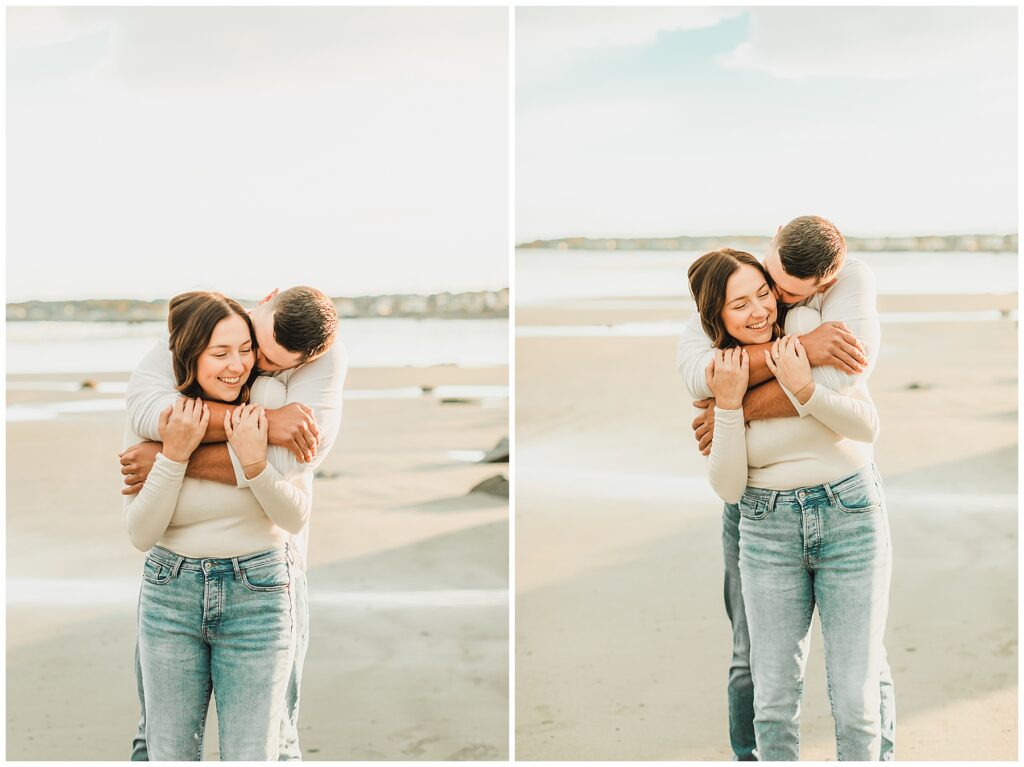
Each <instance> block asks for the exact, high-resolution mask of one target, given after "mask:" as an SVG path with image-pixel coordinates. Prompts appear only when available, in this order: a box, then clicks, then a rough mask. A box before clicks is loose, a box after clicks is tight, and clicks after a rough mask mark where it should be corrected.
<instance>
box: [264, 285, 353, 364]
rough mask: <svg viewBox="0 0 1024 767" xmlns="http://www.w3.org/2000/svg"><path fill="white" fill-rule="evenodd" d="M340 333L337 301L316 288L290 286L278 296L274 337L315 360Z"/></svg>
mask: <svg viewBox="0 0 1024 767" xmlns="http://www.w3.org/2000/svg"><path fill="white" fill-rule="evenodd" d="M337 332H338V311H337V309H335V308H334V302H332V301H331V299H329V298H328V297H327V296H325V295H324V294H323V293H321V292H320V291H319V290H317V289H316V288H310V287H307V286H305V285H299V286H298V287H294V288H288V290H286V291H284V292H283V293H278V294H277V297H276V298H274V339H275V340H276V341H277V342H278V343H279V344H281V346H283V347H284V348H285V349H287V350H288V351H290V352H298V353H300V354H302V355H303V360H312V359H316V358H317V357H319V356H320V355H321V354H323V353H324V352H325V351H327V350H328V349H329V348H330V346H331V344H332V343H333V342H334V336H335V334H336V333H337Z"/></svg>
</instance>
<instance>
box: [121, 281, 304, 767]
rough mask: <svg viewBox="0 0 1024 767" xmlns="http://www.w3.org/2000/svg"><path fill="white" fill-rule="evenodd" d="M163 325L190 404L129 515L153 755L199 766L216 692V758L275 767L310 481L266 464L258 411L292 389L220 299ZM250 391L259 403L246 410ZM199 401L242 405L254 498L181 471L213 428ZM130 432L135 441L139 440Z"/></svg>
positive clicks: (192, 300)
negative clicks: (299, 536) (259, 358)
mask: <svg viewBox="0 0 1024 767" xmlns="http://www.w3.org/2000/svg"><path fill="white" fill-rule="evenodd" d="M168 327H169V329H170V342H169V343H170V349H171V351H172V354H173V358H174V373H175V377H176V378H177V381H178V384H179V386H178V390H179V391H180V392H181V393H182V394H183V395H184V396H183V397H182V398H181V399H179V400H178V401H177V402H176V403H175V405H174V406H173V407H172V408H169V409H168V410H167V411H166V412H165V413H164V414H163V415H162V417H161V421H160V435H161V437H162V439H163V449H162V453H160V454H158V455H157V459H156V462H155V463H154V465H153V469H152V471H151V472H150V474H149V477H148V479H147V481H146V483H145V485H144V486H143V489H142V490H141V491H140V492H139V493H138V495H137V496H135V497H134V498H131V497H128V498H127V499H126V502H125V506H124V511H123V519H124V524H125V527H126V528H127V530H128V534H129V536H130V537H131V540H132V543H133V544H134V545H135V546H136V547H137V548H139V549H140V550H143V551H147V550H148V555H147V557H146V561H145V565H144V568H143V582H142V590H141V592H140V596H139V660H140V663H141V669H142V678H143V688H144V694H145V710H146V740H147V746H148V749H149V758H150V759H151V760H154V761H155V760H195V759H201V758H202V749H203V727H204V725H205V722H206V714H207V707H208V705H209V700H210V694H211V692H213V693H215V695H216V699H217V719H218V724H219V736H220V737H219V741H220V754H221V758H222V759H230V760H261V761H262V760H267V759H271V760H276V759H277V756H278V743H277V739H278V735H279V732H280V721H281V716H282V707H283V704H284V694H285V689H286V685H287V683H288V678H289V673H290V669H291V664H292V654H293V652H294V621H293V612H294V605H293V604H292V590H291V567H292V565H291V557H290V554H289V551H288V546H287V540H288V535H289V534H290V533H297V532H299V531H300V530H301V529H302V528H303V527H304V526H305V524H306V522H307V520H308V517H309V511H310V505H311V503H310V497H309V494H308V492H306V491H305V490H304V488H305V487H308V485H307V484H306V483H305V482H304V479H305V478H304V477H302V476H301V475H300V476H299V477H294V478H292V479H291V481H288V480H285V479H284V478H283V477H281V475H280V474H278V472H277V471H276V470H275V469H274V468H273V467H272V466H270V465H269V464H268V463H267V460H266V454H267V420H266V416H265V415H264V411H263V408H262V407H260V404H263V405H266V406H268V407H275V406H277V405H279V404H281V402H280V401H271V400H281V399H283V394H284V392H283V386H282V385H281V384H280V383H278V382H277V381H274V380H273V379H270V378H266V377H263V378H260V379H256V376H255V374H256V370H255V365H254V363H255V359H256V356H255V355H256V350H255V346H256V340H255V333H254V332H253V327H252V322H251V321H250V319H249V316H248V315H247V314H246V312H245V310H244V309H243V308H242V307H241V305H239V304H238V303H237V302H235V301H233V300H231V299H229V298H226V297H224V296H222V295H220V294H219V293H206V292H193V293H185V294H182V295H179V296H175V297H174V298H172V299H171V302H170V307H169V314H168ZM250 387H252V389H253V395H254V396H253V401H252V402H250V403H249V404H241V403H245V402H246V399H247V397H248V396H249V394H250ZM274 387H277V389H275V388H274ZM257 390H260V391H261V392H262V393H261V394H256V391H257ZM203 399H207V400H218V401H221V402H226V403H229V404H239V407H237V408H234V409H233V410H230V411H228V412H227V413H226V414H225V417H224V429H225V432H226V434H227V437H228V443H229V444H230V446H231V449H232V450H233V451H234V453H235V455H236V457H237V458H238V461H239V463H240V464H241V466H242V470H243V471H244V473H245V476H246V477H247V478H248V479H249V480H250V485H249V488H248V489H238V488H236V487H233V486H228V485H221V484H218V483H215V482H208V481H204V480H199V479H192V478H189V477H186V476H185V471H186V468H187V466H188V461H189V458H190V456H191V454H192V451H194V450H195V449H196V447H197V446H198V445H199V444H200V442H201V441H202V439H203V437H204V435H205V433H206V427H207V425H208V424H209V418H210V415H209V408H208V407H207V406H206V405H205V404H204V403H203ZM126 431H127V433H126V436H125V444H126V445H130V444H134V443H136V442H138V441H139V438H138V436H137V435H135V434H133V433H131V431H130V429H127V430H126Z"/></svg>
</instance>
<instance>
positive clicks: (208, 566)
mask: <svg viewBox="0 0 1024 767" xmlns="http://www.w3.org/2000/svg"><path fill="white" fill-rule="evenodd" d="M203 567H205V568H206V569H207V570H209V569H210V568H211V567H213V562H207V563H206V564H205V565H203Z"/></svg>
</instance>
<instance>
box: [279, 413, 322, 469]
mask: <svg viewBox="0 0 1024 767" xmlns="http://www.w3.org/2000/svg"><path fill="white" fill-rule="evenodd" d="M266 416H267V424H268V427H269V428H268V434H267V441H268V442H269V443H270V444H271V445H277V446H278V447H285V448H288V449H289V450H291V451H292V452H293V453H295V457H296V458H297V459H298V460H299V461H300V462H305V463H309V462H310V461H312V460H313V456H314V455H316V449H317V445H319V443H320V427H319V426H318V425H317V423H316V419H315V418H314V417H313V409H312V408H310V407H307V406H306V405H303V404H302V403H301V402H290V403H289V404H287V405H285V406H284V407H279V408H276V409H275V410H267V411H266Z"/></svg>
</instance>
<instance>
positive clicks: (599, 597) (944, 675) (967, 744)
mask: <svg viewBox="0 0 1024 767" xmlns="http://www.w3.org/2000/svg"><path fill="white" fill-rule="evenodd" d="M880 303H881V307H880V308H881V309H882V311H883V312H908V311H917V312H948V311H964V312H976V311H981V310H992V309H995V310H1006V311H1009V310H1012V309H1015V308H1016V296H1009V297H978V296H964V297H927V296H921V297H918V296H915V297H883V299H882V301H881V302H880ZM686 307H687V302H686V301H684V300H682V299H676V298H665V299H611V300H606V301H574V302H572V303H571V304H562V305H553V306H543V307H530V308H525V309H518V310H517V324H518V325H520V326H522V325H544V326H551V325H573V324H585V325H587V324H598V323H627V322H675V323H679V322H682V321H684V320H685V318H686V311H687V308H686ZM882 332H883V349H882V355H881V359H880V361H879V364H878V367H877V370H876V372H875V373H874V375H873V377H872V380H871V391H872V394H873V397H874V399H875V402H876V404H877V406H878V409H879V412H880V415H881V421H882V435H881V437H880V440H879V442H878V444H877V445H876V458H877V463H878V466H879V468H880V470H881V473H882V475H883V477H884V478H885V488H886V495H887V503H888V509H889V518H890V521H891V528H892V537H893V547H894V576H893V587H892V593H891V610H890V618H889V625H888V632H887V647H888V651H889V659H890V663H891V665H892V668H893V673H894V676H895V683H896V690H897V748H896V755H897V759H900V760H954V759H965V760H967V759H970V760H1014V759H1016V758H1017V373H1016V370H1017V323H1016V322H1015V321H1014V320H1012V319H1001V320H996V321H987V322H966V321H962V322H957V321H949V322H927V323H924V322H922V323H893V324H883V327H882ZM675 341H676V338H675V337H672V336H664V337H606V338H592V337H591V338H588V337H520V338H518V339H517V343H516V410H517V412H516V460H517V473H516V478H517V481H516V538H517V540H516V577H517V584H516V594H517V596H516V755H517V758H518V759H522V760H538V759H544V760H561V759H592V760H625V759H658V760H665V759H678V760H728V759H729V758H730V756H731V752H730V749H729V743H728V729H727V721H728V717H727V707H726V680H727V674H728V665H729V657H730V651H731V640H730V628H729V624H728V620H727V618H726V615H725V610H724V607H723V602H722V575H721V573H722V554H721V502H720V501H719V500H718V499H717V498H716V497H715V496H714V495H713V493H712V491H711V490H710V487H709V486H708V484H707V481H706V475H705V472H704V467H703V459H702V457H701V456H700V455H699V454H698V453H697V451H696V448H695V444H696V443H695V442H694V440H693V438H692V432H691V430H690V426H689V424H690V421H691V419H692V410H691V406H690V400H689V397H688V396H687V394H686V391H685V388H684V386H683V384H682V381H681V379H680V378H679V375H678V373H677V371H676V369H675ZM802 723H803V726H802V736H803V740H802V742H803V753H802V756H803V758H804V759H805V760H827V759H835V744H834V733H833V724H832V720H831V715H830V713H829V706H828V699H827V693H826V690H825V673H824V665H823V658H822V642H821V634H820V629H819V628H818V627H817V621H815V628H814V629H813V634H812V648H811V659H810V662H809V665H808V671H807V685H806V688H805V696H804V708H803V714H802Z"/></svg>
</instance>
